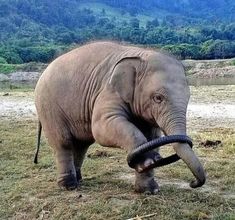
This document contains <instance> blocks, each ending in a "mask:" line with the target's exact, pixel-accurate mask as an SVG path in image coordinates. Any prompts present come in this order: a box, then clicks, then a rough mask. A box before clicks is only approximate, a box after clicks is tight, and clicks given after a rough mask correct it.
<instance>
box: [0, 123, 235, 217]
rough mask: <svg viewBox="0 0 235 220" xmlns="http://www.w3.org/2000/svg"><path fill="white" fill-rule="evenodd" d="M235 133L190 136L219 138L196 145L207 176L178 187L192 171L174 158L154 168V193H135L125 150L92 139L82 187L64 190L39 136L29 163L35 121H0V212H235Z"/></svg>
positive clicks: (14, 214) (220, 214) (13, 214)
mask: <svg viewBox="0 0 235 220" xmlns="http://www.w3.org/2000/svg"><path fill="white" fill-rule="evenodd" d="M234 134H235V131H234V130H226V129H225V130H224V129H222V130H220V129H219V130H216V129H215V130H205V131H202V132H199V133H197V134H196V135H195V136H194V139H195V142H196V143H198V142H200V141H201V140H204V139H206V138H207V139H213V138H220V137H221V138H222V137H223V139H224V143H223V146H221V147H220V148H219V147H218V148H216V149H211V148H209V149H203V148H197V149H196V151H197V153H198V154H199V155H200V156H201V158H202V161H203V163H204V165H205V167H206V170H207V172H208V182H207V184H206V185H205V187H204V188H201V189H199V190H193V189H190V188H189V187H181V186H180V184H179V183H181V182H188V181H189V180H190V179H191V178H192V176H191V174H190V172H189V170H188V169H187V168H186V167H185V165H184V164H183V163H182V162H178V163H176V164H175V165H173V166H167V167H163V168H160V169H159V170H157V172H156V173H157V176H158V177H159V183H160V185H161V192H160V194H159V195H157V196H147V195H139V194H135V193H134V192H133V185H132V183H133V181H134V180H133V175H132V171H131V170H130V169H129V168H128V167H127V165H126V161H125V157H126V155H125V153H124V152H123V151H121V150H114V149H110V148H101V147H100V146H97V145H94V146H92V147H91V148H90V150H89V152H88V155H89V157H87V158H86V160H85V164H84V169H83V173H84V175H83V176H84V181H83V184H82V187H81V189H80V190H78V191H70V192H67V191H61V190H60V189H59V188H58V187H57V185H56V171H55V164H54V162H53V156H52V151H51V149H50V148H49V147H48V145H47V144H46V142H45V139H43V141H42V146H41V151H40V158H39V164H38V165H34V164H33V162H32V161H33V154H34V150H35V149H34V147H35V141H36V122H35V121H33V120H12V121H9V120H1V123H0V149H1V150H0V158H1V162H0V181H1V185H0V198H1V202H0V216H1V219H8V218H14V219H35V218H39V219H128V218H133V217H136V216H145V215H148V214H153V216H152V219H235V210H234V208H235V199H234V195H235V192H234V184H235V160H234V156H233V155H234V143H235V135H234ZM97 150H99V151H100V150H103V151H106V154H105V156H103V157H97V156H96V152H97ZM166 181H169V182H170V183H166ZM164 182H165V183H164ZM174 183H178V185H177V184H174ZM207 188H210V189H211V190H207ZM226 195H230V196H226ZM231 195H233V197H231ZM230 197H231V198H230ZM142 219H144V218H142Z"/></svg>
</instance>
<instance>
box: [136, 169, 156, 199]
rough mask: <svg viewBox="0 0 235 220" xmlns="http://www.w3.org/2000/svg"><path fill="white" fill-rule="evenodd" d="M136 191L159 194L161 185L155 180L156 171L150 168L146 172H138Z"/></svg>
mask: <svg viewBox="0 0 235 220" xmlns="http://www.w3.org/2000/svg"><path fill="white" fill-rule="evenodd" d="M135 191H136V192H138V193H146V194H154V195H155V194H157V193H158V192H159V186H158V184H157V182H156V181H155V180H154V172H153V170H150V171H148V172H145V173H138V172H136V180H135Z"/></svg>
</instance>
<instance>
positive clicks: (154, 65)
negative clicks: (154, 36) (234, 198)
mask: <svg viewBox="0 0 235 220" xmlns="http://www.w3.org/2000/svg"><path fill="white" fill-rule="evenodd" d="M189 96H190V92H189V86H188V84H187V81H186V77H185V71H184V68H183V66H182V64H181V62H179V61H177V60H176V59H175V58H173V57H171V56H169V55H166V54H163V53H160V52H156V51H153V50H149V49H143V48H138V47H133V46H124V45H120V44H117V43H112V42H96V43H90V44H87V45H84V46H82V47H80V48H78V49H75V50H72V51H70V52H68V53H66V54H64V55H62V56H60V57H59V58H57V59H56V60H55V61H54V62H52V63H51V64H50V65H49V66H48V67H47V69H46V70H45V71H44V72H43V74H42V76H41V77H40V79H39V81H38V83H37V85H36V89H35V103H36V109H37V113H38V117H39V121H40V123H41V125H42V128H43V131H44V133H45V136H46V137H47V139H48V142H49V144H50V145H51V146H52V147H53V149H54V152H55V157H56V165H57V169H58V184H59V186H60V187H64V188H66V189H69V190H71V189H75V188H76V187H77V186H78V184H79V181H80V180H81V173H80V170H81V167H82V163H83V159H84V156H85V154H86V151H87V149H88V147H89V146H90V145H91V144H92V143H94V142H95V141H96V142H97V143H99V144H100V145H103V146H108V147H118V148H123V149H125V150H126V151H127V152H128V153H129V152H131V151H132V150H133V149H135V148H136V147H138V146H139V145H141V144H143V143H146V142H147V141H148V140H151V139H153V138H157V137H159V136H160V135H161V132H163V133H164V134H165V135H176V134H180V135H186V110H187V105H188V101H189ZM173 148H174V150H175V152H176V153H177V155H178V156H179V157H180V158H181V159H182V160H183V161H184V162H185V163H186V164H187V166H188V167H189V169H190V170H191V172H192V173H193V174H194V176H195V177H196V180H197V184H196V185H195V186H194V187H197V186H201V185H203V184H204V182H205V172H204V170H203V167H202V165H201V163H200V162H199V160H198V158H197V157H196V155H195V154H194V152H193V151H192V149H191V148H190V147H189V146H188V145H187V144H182V143H181V144H180V143H175V144H174V145H173ZM158 158H160V155H159V154H158V152H156V151H151V152H149V153H145V154H144V155H142V159H141V160H140V161H139V163H138V164H137V165H136V167H135V175H136V180H135V190H136V191H137V192H146V191H148V192H150V193H153V194H154V193H156V192H158V184H157V183H156V181H155V180H154V172H153V170H148V171H146V172H143V171H144V170H145V169H147V168H148V167H149V166H150V165H151V164H153V163H154V161H155V160H158Z"/></svg>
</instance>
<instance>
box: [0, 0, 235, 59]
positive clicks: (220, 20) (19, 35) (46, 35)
mask: <svg viewBox="0 0 235 220" xmlns="http://www.w3.org/2000/svg"><path fill="white" fill-rule="evenodd" d="M0 30H1V31H0V63H1V64H21V63H27V62H43V63H47V62H50V61H51V60H53V59H54V58H55V57H57V56H58V55H60V54H62V53H64V52H65V51H68V50H70V49H71V48H74V47H77V46H78V45H81V44H84V43H85V42H89V41H93V40H103V39H105V40H116V41H123V42H128V43H132V44H137V45H140V46H146V47H153V48H162V49H164V50H167V51H170V52H171V53H173V54H174V55H176V56H177V57H179V58H180V59H218V58H231V57H235V2H234V1H232V0H214V1H212V0H204V1H203V0H181V1H180V0H165V1H161V0H148V1H141V0H135V1H131V0H93V1H92V0H90V1H89V0H87V1H83V0H54V1H48V0H0Z"/></svg>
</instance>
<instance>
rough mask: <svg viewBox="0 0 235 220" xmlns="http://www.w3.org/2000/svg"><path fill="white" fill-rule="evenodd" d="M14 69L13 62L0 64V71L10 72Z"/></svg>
mask: <svg viewBox="0 0 235 220" xmlns="http://www.w3.org/2000/svg"><path fill="white" fill-rule="evenodd" d="M15 71H16V65H14V64H0V73H12V72H15Z"/></svg>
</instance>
